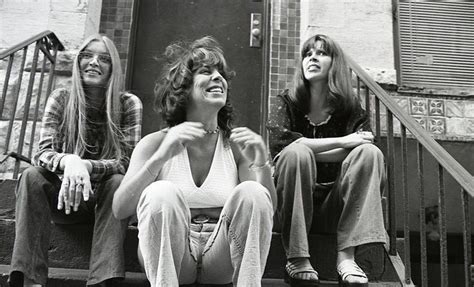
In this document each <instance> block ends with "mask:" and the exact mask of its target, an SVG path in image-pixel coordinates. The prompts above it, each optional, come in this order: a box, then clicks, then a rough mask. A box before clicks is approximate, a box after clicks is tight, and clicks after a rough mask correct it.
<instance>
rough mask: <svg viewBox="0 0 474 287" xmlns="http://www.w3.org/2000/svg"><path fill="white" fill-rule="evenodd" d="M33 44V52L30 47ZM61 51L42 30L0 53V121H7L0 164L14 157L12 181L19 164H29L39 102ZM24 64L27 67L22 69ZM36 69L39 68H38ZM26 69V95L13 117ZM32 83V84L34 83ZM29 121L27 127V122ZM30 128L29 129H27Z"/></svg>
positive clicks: (49, 82)
mask: <svg viewBox="0 0 474 287" xmlns="http://www.w3.org/2000/svg"><path fill="white" fill-rule="evenodd" d="M33 44H35V45H34V48H33V50H31V49H30V48H32V46H33ZM62 50H64V46H63V45H62V44H61V42H60V41H59V40H58V38H57V37H56V35H55V34H54V33H53V32H51V31H44V32H42V33H39V34H37V35H35V36H33V37H31V38H29V39H27V40H25V41H23V42H21V43H19V44H17V45H15V46H13V47H12V48H9V49H7V50H4V51H1V52H0V61H7V67H6V72H5V80H4V82H3V88H2V97H1V98H0V120H2V121H3V120H5V121H8V128H7V133H6V135H1V136H2V137H3V138H4V139H5V142H4V146H3V147H0V149H2V155H1V156H0V163H3V162H5V161H6V160H7V159H8V157H13V158H15V165H14V168H13V178H15V179H16V178H17V177H18V173H19V170H20V162H21V161H27V162H29V161H30V158H31V156H32V151H33V146H34V144H33V143H34V140H35V132H36V124H37V121H38V116H39V111H40V106H41V105H42V103H43V104H44V103H46V99H47V97H48V96H49V94H50V92H51V86H52V83H53V78H54V69H55V66H56V56H57V51H62ZM31 51H32V53H33V55H32V58H31V63H30V62H29V60H28V63H27V59H28V55H29V54H31ZM18 62H19V64H18ZM27 64H28V67H27V68H25V66H26V65H27ZM39 66H40V67H39ZM28 70H29V80H28V85H27V87H26V92H25V95H24V103H23V104H24V105H23V113H22V115H21V113H20V115H17V108H18V101H19V99H20V98H21V97H23V95H22V84H23V83H22V80H23V74H24V73H25V72H26V73H28ZM12 72H13V74H14V75H17V78H16V81H14V83H13V84H10V79H11V76H12ZM37 73H40V75H39V81H36V74H37ZM46 74H48V75H47V77H48V79H47V86H46V89H45V90H46V91H45V92H44V93H43V90H44V87H43V84H44V81H45V77H46ZM35 81H36V82H35ZM35 88H36V91H37V92H36V95H34V90H35ZM42 94H44V100H43V101H41V97H42ZM34 97H36V99H35V103H34V111H32V113H33V114H32V115H31V114H30V106H31V101H32V99H33V98H34ZM8 100H9V101H10V103H9V104H8V107H9V108H11V110H9V113H8V114H4V112H5V104H6V103H7V101H8ZM20 118H21V123H20V126H19V133H18V135H16V134H15V135H14V134H13V133H14V126H15V125H17V124H18V123H17V124H15V122H17V121H18V120H19V119H20ZM29 120H31V121H32V122H31V124H29V123H28V121H29ZM29 125H30V127H28V126H29ZM27 129H28V130H30V141H29V144H28V145H29V147H28V149H27V152H26V153H25V152H24V145H25V137H26V131H27ZM14 138H16V139H18V142H17V143H16V148H15V147H12V145H13V139H14Z"/></svg>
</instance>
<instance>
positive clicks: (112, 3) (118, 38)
mask: <svg viewBox="0 0 474 287" xmlns="http://www.w3.org/2000/svg"><path fill="white" fill-rule="evenodd" d="M133 4H134V0H103V1H102V11H101V15H100V28H99V32H100V33H102V34H105V35H107V36H108V37H109V38H110V39H112V40H113V41H114V43H115V45H116V46H117V50H118V51H119V54H120V58H121V62H122V68H123V72H124V74H125V72H126V70H127V57H128V53H129V45H130V33H131V26H132V13H133V6H134V5H133Z"/></svg>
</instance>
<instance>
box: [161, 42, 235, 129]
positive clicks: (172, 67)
mask: <svg viewBox="0 0 474 287" xmlns="http://www.w3.org/2000/svg"><path fill="white" fill-rule="evenodd" d="M164 56H165V58H166V59H167V65H165V67H164V69H163V73H162V75H161V77H160V80H159V81H158V82H157V83H156V85H155V97H156V98H155V108H156V109H157V111H158V112H159V113H161V115H162V116H163V119H164V120H165V121H166V124H167V125H168V126H169V127H172V126H175V125H178V124H180V123H182V122H184V121H185V120H186V108H187V105H188V101H189V97H190V94H191V87H192V85H193V75H194V73H195V72H196V71H197V70H198V69H199V68H200V67H202V66H211V67H216V68H217V69H218V71H219V73H220V74H221V75H222V77H223V78H224V79H225V80H226V81H227V82H228V83H229V87H230V80H231V78H232V77H233V76H234V72H233V71H231V70H230V69H229V67H228V66H227V63H226V60H225V58H224V53H223V51H222V48H221V46H220V44H219V43H218V42H217V40H215V39H214V38H213V37H211V36H206V37H203V38H200V39H197V40H195V41H194V42H192V43H187V42H177V43H174V44H171V45H169V46H168V47H167V48H166V50H165V53H164ZM229 99H230V88H229V89H228V92H227V99H226V103H225V105H224V107H222V108H221V109H220V110H219V112H218V115H217V122H218V126H219V128H220V129H221V131H222V133H223V135H224V137H225V138H229V136H230V132H231V130H232V120H233V108H232V105H231V103H230V100H229Z"/></svg>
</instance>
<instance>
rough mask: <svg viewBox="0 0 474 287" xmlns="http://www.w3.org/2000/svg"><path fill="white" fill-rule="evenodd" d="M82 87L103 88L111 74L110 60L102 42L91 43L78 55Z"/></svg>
mask: <svg viewBox="0 0 474 287" xmlns="http://www.w3.org/2000/svg"><path fill="white" fill-rule="evenodd" d="M78 60H79V69H80V70H81V78H82V83H83V84H84V86H94V87H105V86H106V85H107V82H108V81H109V78H110V74H111V72H112V58H111V57H110V54H109V52H108V51H107V47H106V46H105V44H104V42H103V41H92V42H90V43H89V45H87V46H86V47H85V48H84V50H82V51H81V52H80V53H79V57H78Z"/></svg>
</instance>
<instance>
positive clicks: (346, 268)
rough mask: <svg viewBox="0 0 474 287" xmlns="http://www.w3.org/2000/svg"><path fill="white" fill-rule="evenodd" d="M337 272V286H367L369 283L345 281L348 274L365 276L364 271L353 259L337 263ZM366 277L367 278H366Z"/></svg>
mask: <svg viewBox="0 0 474 287" xmlns="http://www.w3.org/2000/svg"><path fill="white" fill-rule="evenodd" d="M337 274H338V275H339V286H342V287H368V286H369V283H368V282H367V283H352V282H348V281H347V277H348V276H355V277H361V278H367V275H366V274H365V273H364V271H363V270H362V269H361V268H360V267H359V265H357V263H355V261H354V260H351V259H346V260H343V261H342V262H341V263H339V264H338V265H337ZM367 279H368V278H367ZM367 281H368V280H367Z"/></svg>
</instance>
